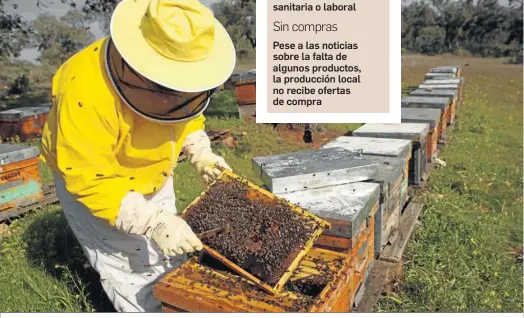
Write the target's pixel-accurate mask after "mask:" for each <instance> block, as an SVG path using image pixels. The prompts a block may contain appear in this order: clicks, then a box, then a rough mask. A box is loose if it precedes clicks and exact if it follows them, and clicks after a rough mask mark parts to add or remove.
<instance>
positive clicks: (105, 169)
mask: <svg viewBox="0 0 524 318" xmlns="http://www.w3.org/2000/svg"><path fill="white" fill-rule="evenodd" d="M84 94H85V95H84ZM88 94H90V93H89V92H85V89H81V88H76V90H75V87H71V88H69V89H67V93H65V94H64V95H62V96H60V100H58V103H59V105H58V106H59V112H58V114H57V124H56V131H55V132H54V133H55V138H53V139H55V140H54V143H55V147H56V148H55V149H56V165H57V168H58V170H59V173H60V175H61V177H62V179H63V180H64V183H65V186H66V188H67V190H68V191H69V192H70V193H71V194H72V195H73V196H74V197H75V198H76V199H77V200H78V201H79V202H80V203H82V204H83V205H85V206H86V207H87V208H88V209H89V210H90V211H91V212H92V213H93V214H94V215H95V216H96V217H99V218H102V219H105V220H107V221H108V222H109V223H110V224H111V225H114V223H115V220H116V217H117V215H118V211H119V208H120V202H121V201H122V199H123V197H124V196H125V195H126V194H127V193H128V192H129V191H130V190H131V189H130V188H129V187H130V185H129V183H128V182H127V180H126V179H125V178H124V177H122V176H119V175H117V173H116V169H115V167H117V165H118V163H117V162H116V156H115V147H116V145H117V140H118V132H119V128H118V115H117V113H116V110H115V109H114V107H113V105H100V104H99V103H97V102H96V101H95V100H94V99H92V98H83V97H85V96H88Z"/></svg>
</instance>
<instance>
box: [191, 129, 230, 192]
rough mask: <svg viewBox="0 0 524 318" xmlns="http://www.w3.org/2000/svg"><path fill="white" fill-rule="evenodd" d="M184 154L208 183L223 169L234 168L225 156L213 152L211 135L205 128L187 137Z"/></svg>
mask: <svg viewBox="0 0 524 318" xmlns="http://www.w3.org/2000/svg"><path fill="white" fill-rule="evenodd" d="M184 154H185V155H186V156H187V157H188V158H189V160H190V162H191V164H192V165H193V167H195V169H196V171H197V173H198V175H199V176H200V177H201V178H202V179H203V180H204V182H206V183H211V182H213V180H215V179H216V177H218V175H219V174H220V173H221V172H222V170H233V169H231V167H229V165H228V164H227V163H226V161H225V160H224V158H222V157H220V156H217V155H215V154H214V153H213V151H212V149H211V142H210V141H209V137H208V136H207V134H206V133H205V131H203V130H198V131H196V132H194V133H192V134H190V135H188V136H187V137H186V140H185V142H184Z"/></svg>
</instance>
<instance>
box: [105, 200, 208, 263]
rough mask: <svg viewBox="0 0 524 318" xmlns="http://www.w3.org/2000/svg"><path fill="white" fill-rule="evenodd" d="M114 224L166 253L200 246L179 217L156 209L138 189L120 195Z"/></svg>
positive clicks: (173, 253)
mask: <svg viewBox="0 0 524 318" xmlns="http://www.w3.org/2000/svg"><path fill="white" fill-rule="evenodd" d="M115 227H116V228H117V229H119V230H120V231H124V232H126V233H128V234H136V235H145V236H146V237H147V238H148V239H150V240H153V241H154V242H155V243H156V244H157V245H158V246H159V247H160V249H161V250H162V252H163V253H164V255H166V256H176V255H181V254H184V253H191V252H194V251H200V250H202V248H203V246H202V242H201V241H200V240H199V239H198V237H197V236H196V235H195V233H193V230H191V227H189V225H188V224H187V223H186V221H184V220H183V219H182V218H181V217H179V216H176V215H174V214H171V213H168V212H165V211H163V210H162V209H160V207H159V206H158V205H157V204H156V203H154V202H148V201H146V199H145V198H144V196H143V195H141V194H140V193H138V192H130V193H129V194H127V195H126V197H124V199H123V200H122V203H121V205H120V211H119V214H118V217H117V219H116V222H115Z"/></svg>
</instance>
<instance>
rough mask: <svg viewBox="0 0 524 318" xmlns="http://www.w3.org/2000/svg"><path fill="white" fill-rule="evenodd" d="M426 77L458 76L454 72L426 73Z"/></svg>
mask: <svg viewBox="0 0 524 318" xmlns="http://www.w3.org/2000/svg"><path fill="white" fill-rule="evenodd" d="M424 78H425V79H433V78H456V75H455V74H452V73H426V75H425V76H424Z"/></svg>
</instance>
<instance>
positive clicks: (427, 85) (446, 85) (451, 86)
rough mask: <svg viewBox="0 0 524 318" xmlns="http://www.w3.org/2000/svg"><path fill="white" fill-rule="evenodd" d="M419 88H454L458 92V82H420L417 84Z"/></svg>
mask: <svg viewBox="0 0 524 318" xmlns="http://www.w3.org/2000/svg"><path fill="white" fill-rule="evenodd" d="M418 88H420V89H428V88H429V89H432V90H434V91H436V90H454V91H456V92H457V94H458V88H459V84H421V85H419V87H418Z"/></svg>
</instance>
